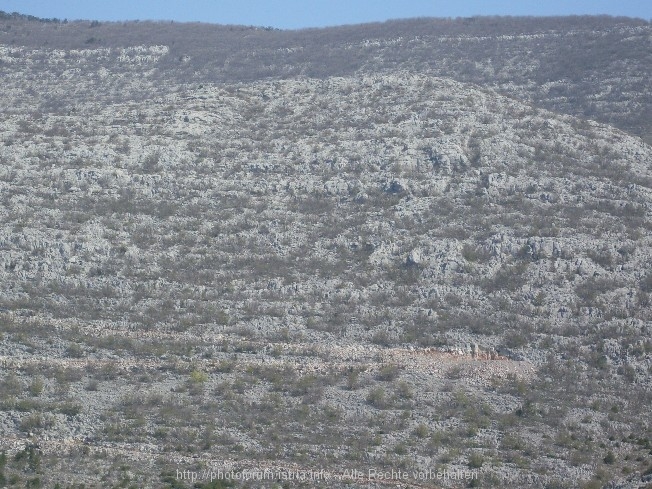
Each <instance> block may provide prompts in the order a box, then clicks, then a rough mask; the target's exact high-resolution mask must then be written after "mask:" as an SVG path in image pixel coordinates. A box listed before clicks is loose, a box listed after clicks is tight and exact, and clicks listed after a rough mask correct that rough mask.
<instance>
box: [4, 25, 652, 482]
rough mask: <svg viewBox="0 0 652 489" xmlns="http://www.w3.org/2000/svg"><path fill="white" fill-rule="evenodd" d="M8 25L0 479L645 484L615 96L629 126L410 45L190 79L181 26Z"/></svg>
mask: <svg viewBox="0 0 652 489" xmlns="http://www.w3.org/2000/svg"><path fill="white" fill-rule="evenodd" d="M574 20H575V19H570V20H566V21H565V22H569V23H572V21H574ZM3 22H5V23H6V26H11V29H7V28H6V26H5V29H4V33H5V34H3V35H8V34H7V33H10V34H11V35H13V36H15V38H14V43H13V44H10V43H7V44H4V45H2V46H0V54H1V57H0V62H1V63H2V64H1V65H0V67H1V68H2V70H3V71H2V81H3V88H4V89H3V92H2V95H1V96H0V97H1V100H2V106H3V107H5V110H3V111H2V113H1V114H0V117H1V124H0V142H1V143H2V145H0V163H1V164H0V189H1V190H0V198H1V199H2V206H1V207H0V215H1V218H0V249H1V253H0V308H2V309H1V313H0V314H1V315H0V331H1V332H2V336H1V337H0V362H1V363H0V365H2V368H3V371H2V377H1V378H0V432H2V433H3V435H4V436H3V437H2V440H0V444H1V446H0V448H1V449H4V450H6V457H5V458H1V457H0V476H2V477H4V479H0V482H2V481H4V483H5V484H9V485H10V484H13V485H14V486H18V487H20V486H21V485H31V486H30V487H37V486H38V485H39V484H40V485H42V486H43V487H53V486H54V485H55V484H57V483H58V484H59V485H60V487H72V485H73V484H86V487H129V486H130V485H132V486H134V487H223V486H222V485H215V484H213V485H210V481H209V480H206V478H202V476H201V474H202V470H209V472H208V473H209V474H210V473H211V472H213V473H217V471H219V470H223V471H231V470H233V471H235V473H238V474H244V473H245V472H243V471H246V470H254V471H255V470H264V469H269V470H272V471H277V472H278V473H279V474H288V473H289V472H288V471H315V472H320V471H324V472H323V474H325V475H323V477H322V478H328V483H329V485H331V486H332V487H339V486H342V487H344V486H346V487H370V486H371V487H373V486H374V484H376V483H378V480H370V477H369V476H370V472H369V471H370V470H371V471H377V472H381V471H382V473H384V474H385V473H387V472H389V473H390V474H391V473H392V471H394V472H396V471H397V470H400V471H404V472H405V473H407V474H408V477H407V480H402V482H403V483H405V484H406V485H407V486H408V487H464V486H466V485H467V484H471V485H472V486H476V487H515V488H516V487H523V486H524V485H525V484H527V485H529V486H532V487H568V488H570V487H602V486H603V485H607V484H609V483H611V484H612V486H611V487H640V486H643V487H645V484H649V483H650V482H652V480H651V477H650V472H651V470H652V452H651V450H652V426H650V416H649V414H650V408H649V406H650V405H652V382H651V381H650V373H651V372H652V340H651V339H650V338H651V335H652V329H651V324H652V323H651V322H650V321H651V316H652V314H651V309H650V294H651V293H652V273H650V272H649V269H650V262H651V255H650V245H651V243H650V241H651V238H650V228H651V225H652V222H651V220H650V212H651V205H652V167H651V166H650V162H651V161H652V148H651V147H650V146H649V145H648V144H646V143H645V141H644V140H643V139H642V138H641V137H639V136H638V135H637V134H641V131H644V125H642V124H639V122H640V121H639V122H636V121H638V119H637V118H636V114H634V115H632V118H631V119H627V117H626V116H627V114H628V113H627V111H626V110H625V109H624V107H626V105H622V104H620V105H618V104H616V101H615V99H614V100H612V99H609V98H608V97H607V98H606V99H605V100H608V103H607V102H605V104H604V105H601V106H600V107H603V108H604V112H601V113H600V117H596V119H601V118H602V119H604V118H608V117H611V115H610V114H612V115H613V114H614V113H616V112H618V111H619V112H618V113H619V114H620V115H619V116H618V117H622V120H623V121H625V122H622V124H620V125H621V126H622V127H625V128H626V127H628V124H631V125H632V126H636V128H637V129H636V131H638V132H636V131H633V132H629V133H628V132H625V131H623V130H621V129H618V128H615V127H613V126H609V125H606V124H602V123H598V122H593V121H591V120H587V119H583V118H579V117H576V116H574V115H571V114H560V113H558V112H550V111H547V110H545V109H543V108H541V107H537V106H535V105H533V104H532V103H531V102H532V99H531V98H532V97H533V95H532V94H533V93H535V92H536V91H537V90H539V89H540V87H539V88H536V89H535V88H532V90H530V89H528V90H529V91H525V89H522V88H518V89H515V90H514V91H513V92H512V96H510V97H507V96H505V95H504V94H502V92H504V91H505V90H506V88H505V87H506V86H507V85H505V86H503V85H500V83H502V82H500V83H498V81H500V80H499V78H500V77H498V76H492V80H494V81H496V83H483V82H482V80H481V79H479V80H477V82H476V83H473V84H470V83H465V82H463V81H459V80H457V81H456V80H453V79H452V78H450V77H441V76H434V75H435V73H433V72H432V71H431V70H429V69H423V70H419V69H417V67H415V66H409V67H408V68H410V69H406V66H397V67H396V69H390V68H391V65H389V64H384V65H383V66H382V67H371V66H368V67H367V68H364V69H360V70H358V69H357V68H356V69H352V71H354V73H349V74H346V75H345V76H333V75H332V74H318V75H319V76H307V74H308V73H306V74H304V76H285V77H276V76H270V77H264V79H250V80H240V81H235V80H232V81H229V82H226V81H219V80H215V79H213V80H212V81H211V80H210V79H209V78H210V77H208V76H207V74H208V73H210V72H211V69H212V65H210V64H205V65H202V66H204V69H205V72H203V73H202V72H201V70H198V71H197V72H196V78H197V80H195V81H193V79H192V77H191V79H189V80H183V79H181V78H182V77H180V73H182V71H176V72H175V71H173V70H172V71H170V73H168V74H167V75H166V74H165V73H164V72H163V71H162V69H161V67H162V66H166V63H171V62H172V61H171V58H172V57H176V54H175V55H174V56H173V55H172V53H173V52H174V50H175V49H179V48H178V47H173V46H168V45H166V44H164V43H158V42H156V43H154V42H152V43H146V44H134V45H129V46H120V45H116V46H112V47H106V46H104V47H102V46H97V45H95V44H101V43H102V42H104V43H107V42H108V41H107V40H106V39H105V36H107V34H106V32H120V26H117V25H113V26H112V27H113V29H114V31H110V30H107V29H109V27H107V26H105V25H99V26H97V25H96V26H94V27H90V26H89V25H82V24H76V23H71V24H61V23H56V22H55V23H52V22H51V23H40V22H39V23H36V22H35V21H28V20H25V19H14V18H9V19H5V20H3ZM419 22H421V21H419ZM423 22H424V23H426V24H427V22H429V21H423ZM432 22H433V23H434V25H440V24H438V22H439V21H432ZM478 22H479V23H480V25H485V23H487V22H490V21H489V20H478ZM494 22H495V20H494ZM592 22H593V23H594V24H595V25H593V24H592V28H593V29H594V30H596V32H597V30H599V29H600V28H603V27H601V26H603V24H609V23H610V22H611V23H613V24H615V25H619V26H621V27H619V28H620V29H631V32H630V34H631V33H634V32H639V33H643V32H645V29H648V26H647V24H644V23H639V22H635V21H625V20H609V19H607V20H605V19H593V20H592ZM547 25H548V24H547V23H545V22H544V26H547ZM562 25H563V23H562ZM21 26H22V27H21ZM35 26H36V27H35ZM528 26H529V27H528ZM150 27H151V25H145V27H143V29H146V28H147V29H149V28H150ZM526 27H527V28H528V29H531V28H532V27H531V26H530V24H526V23H524V24H522V25H521V28H522V29H526ZM82 28H83V29H87V30H88V32H90V30H91V29H95V30H93V31H92V32H97V33H101V35H98V36H97V38H98V39H100V40H99V41H98V40H95V41H93V42H89V43H87V44H88V45H89V47H88V49H77V48H76V47H75V46H72V47H71V46H65V45H63V44H65V43H64V40H67V41H66V42H68V41H69V40H70V39H73V38H72V37H70V36H71V34H70V32H73V33H74V32H78V31H80V32H81V30H82ZM183 28H184V29H188V27H187V26H183ZM208 28H209V27H207V26H199V27H197V29H199V30H200V31H201V29H208ZM375 28H376V27H374V26H369V27H367V29H375ZM456 28H457V29H462V26H459V25H458V26H457V27H456ZM464 28H468V29H470V32H471V33H473V34H474V35H476V36H477V35H478V32H475V31H474V30H473V29H475V28H472V27H464ZM503 28H506V27H505V26H503ZM20 29H23V30H22V31H21V30H20ZM30 29H31V30H30ZM221 29H223V30H226V29H227V28H221ZM478 29H479V30H480V31H481V30H482V29H480V28H478ZM637 29H638V30H637ZM344 30H346V29H344ZM17 31H18V32H22V34H16V32H17ZM218 31H220V30H219V29H218ZM52 32H56V33H58V34H56V35H55V34H52ZM61 32H64V33H68V34H66V36H68V37H66V36H64V35H63V34H61ZM143 32H145V31H143ZM233 32H235V33H233V34H232V36H235V37H237V36H242V35H243V33H247V32H252V33H253V34H255V36H262V37H260V39H262V38H264V36H267V35H270V36H272V35H274V36H290V37H291V36H297V37H296V39H299V38H302V39H304V38H305V39H306V43H309V42H310V43H317V41H316V40H319V39H320V37H319V36H321V35H327V34H328V35H330V34H329V31H314V32H313V31H305V32H299V33H278V32H273V31H258V30H254V31H251V30H249V31H248V30H238V29H235V30H234V31H233ZM332 32H340V31H337V30H333V31H332ZM569 32H570V31H569ZM622 32H624V31H622ZM29 33H31V36H34V38H38V36H46V38H47V39H48V40H49V41H48V46H46V47H40V48H39V47H36V46H30V45H28V44H29V43H27V42H25V43H24V44H25V45H18V43H19V41H20V40H21V39H25V38H29V37H30V35H28V34H29ZM44 33H45V34H44ZM159 35H160V34H159ZM415 35H416V34H415ZM528 35H529V34H528ZM568 35H570V34H568ZM632 35H634V34H632ZM641 35H644V34H641ZM21 36H22V37H21ZM47 36H51V37H47ZM152 36H153V38H152V40H155V41H158V39H156V38H155V35H154V34H152ZM300 36H303V37H300ZM102 39H105V40H104V41H102ZM255 39H259V38H258V37H255ZM279 39H280V37H279ZM292 39H295V38H292ZM367 41H368V43H369V45H370V46H373V45H374V43H375V42H376V41H374V40H373V38H371V37H370V38H368V39H367ZM70 42H72V41H70ZM125 42H126V41H125ZM252 42H253V41H252ZM256 42H258V41H256ZM279 42H280V41H279ZM384 42H385V41H383V43H384ZM387 42H388V43H389V41H387ZM428 42H430V45H431V46H432V45H433V42H432V40H430V41H428ZM442 42H444V41H442ZM446 42H448V41H446ZM451 42H452V41H451ZM460 42H461V41H460ZM465 42H466V41H465ZM637 42H638V41H637ZM383 43H381V44H383ZM43 44H45V43H43ZM57 44H61V45H60V46H57ZM390 44H391V43H389V44H388V45H390ZM383 45H384V44H383ZM290 46H291V45H290ZM288 49H290V51H288V53H291V52H292V51H291V48H288ZM374 49H375V48H374ZM433 49H434V47H433ZM515 49H516V48H515ZM519 52H520V51H519ZM252 53H253V54H252V57H254V58H255V51H252ZM383 53H385V54H384V56H385V55H386V57H385V61H384V63H388V61H387V60H388V59H389V55H388V53H389V51H383ZM451 53H453V52H452V51H451ZM188 56H190V58H192V56H191V55H190V54H189V55H188ZM291 56H293V55H291V54H288V59H292V58H291ZM450 56H453V54H450ZM177 59H178V58H177ZM352 59H353V60H354V61H356V63H357V62H359V59H358V58H352ZM414 59H417V58H414ZM451 59H452V58H451ZM186 61H187V62H188V63H192V61H190V60H186ZM186 61H183V60H181V61H180V62H186ZM559 62H561V61H559ZM306 63H307V62H306ZM168 66H169V65H168ZM303 66H309V63H308V64H304V65H303ZM342 66H344V65H342ZM631 66H632V70H634V71H635V70H644V67H643V65H640V64H636V63H634V62H632V63H631ZM222 69H223V71H219V70H217V71H215V72H214V73H213V77H214V78H218V76H219V74H220V73H231V71H230V69H227V67H226V66H225V67H223V68H222ZM342 69H345V68H342ZM367 72H368V73H367ZM232 73H234V75H233V76H234V77H236V74H237V73H238V68H237V67H234V68H233V72H232ZM252 73H254V75H255V73H256V72H252ZM505 73H507V72H505ZM290 74H293V73H291V72H288V75H290ZM494 75H495V74H494ZM193 76H195V75H193ZM505 76H507V75H505ZM242 77H243V78H246V77H245V76H244V75H242ZM252 77H253V78H260V77H259V76H258V75H256V76H253V75H252ZM506 80H507V78H506ZM505 83H508V82H507V81H505ZM510 83H513V86H514V87H516V86H519V85H518V83H520V82H518V80H516V79H515V78H514V79H512V82H510ZM528 83H530V82H528ZM614 83H615V82H614ZM619 83H621V82H620V81H619ZM622 83H626V82H624V81H623V82H622ZM627 83H628V82H627ZM642 83H647V81H643V82H642ZM523 86H525V85H523ZM628 86H629V85H628ZM605 97H606V95H605ZM629 101H631V102H632V103H634V102H635V100H634V99H627V103H629ZM544 102H545V103H544ZM636 102H638V99H637V100H636ZM556 103H557V102H555V101H554V100H553V99H552V98H545V97H544V98H543V102H541V103H539V102H537V104H536V105H545V104H551V106H552V107H553V108H556V109H560V107H561V106H556V105H555V104H556ZM581 104H582V102H577V103H576V104H572V110H568V111H567V112H570V113H577V112H580V111H581V110H582V109H581ZM614 104H615V105H614ZM641 104H643V102H641ZM614 111H616V112H614ZM628 121H629V122H628ZM354 469H355V470H357V471H359V472H360V473H361V474H363V476H360V477H358V476H356V475H355V474H352V470H354ZM429 471H431V472H429ZM444 471H450V472H452V473H457V474H459V473H463V474H470V475H472V476H474V477H476V478H475V479H471V480H464V481H460V480H457V479H456V478H451V477H448V478H437V477H436V476H432V474H433V473H434V474H436V473H438V472H439V473H443V472H444ZM184 472H185V474H186V475H189V474H196V475H197V479H198V480H191V478H188V477H186V476H185V475H183V474H184ZM179 474H182V475H181V476H180V475H179ZM427 474H430V475H427ZM204 475H205V474H204ZM420 475H421V476H423V477H420ZM281 479H282V477H281ZM12 481H13V482H12ZM303 482H304V483H305V486H306V487H311V486H313V485H314V481H312V482H311V481H303ZM385 482H386V481H385ZM275 483H276V480H263V481H256V485H255V486H256V487H259V486H261V485H262V486H263V487H274V485H275ZM280 483H281V484H283V480H281V481H280ZM1 485H2V484H0V486H1ZM236 486H237V487H253V486H252V485H251V481H250V482H248V483H245V482H242V481H238V482H237V483H236ZM288 487H290V486H288ZM292 487H294V486H292Z"/></svg>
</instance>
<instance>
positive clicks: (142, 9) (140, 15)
mask: <svg viewBox="0 0 652 489" xmlns="http://www.w3.org/2000/svg"><path fill="white" fill-rule="evenodd" d="M0 10H4V11H5V12H14V11H17V12H20V13H23V14H29V15H35V16H37V17H45V18H53V17H56V18H58V19H68V20H74V19H87V20H104V21H107V20H136V19H139V20H175V21H179V22H185V21H202V22H210V23H217V24H244V25H256V26H272V27H278V28H282V29H297V28H302V27H323V26H332V25H342V24H358V23H364V22H375V21H384V20H388V19H400V18H410V17H469V16H473V15H583V14H607V15H617V16H628V17H639V18H643V19H646V20H648V21H649V20H651V19H652V0H278V1H272V0H174V1H173V0H137V1H134V0H111V1H106V0H0Z"/></svg>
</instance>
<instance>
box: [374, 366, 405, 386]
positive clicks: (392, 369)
mask: <svg viewBox="0 0 652 489" xmlns="http://www.w3.org/2000/svg"><path fill="white" fill-rule="evenodd" d="M399 373H400V370H399V368H398V366H397V365H394V364H388V365H383V366H382V367H381V368H380V370H379V371H378V373H377V374H376V378H377V379H378V380H380V381H383V382H390V381H392V380H395V379H396V378H397V377H398V375H399Z"/></svg>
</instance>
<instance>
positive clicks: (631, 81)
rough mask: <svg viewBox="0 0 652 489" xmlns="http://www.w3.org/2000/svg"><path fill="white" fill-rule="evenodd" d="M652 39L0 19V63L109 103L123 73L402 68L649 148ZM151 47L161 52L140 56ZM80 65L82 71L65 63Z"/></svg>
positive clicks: (425, 24) (145, 76) (565, 27)
mask: <svg viewBox="0 0 652 489" xmlns="http://www.w3.org/2000/svg"><path fill="white" fill-rule="evenodd" d="M651 34H652V27H651V26H650V23H649V22H646V21H644V20H641V19H628V18H613V17H606V16H604V17H549V18H532V17H522V18H519V17H505V18H500V17H484V18H483V17H479V18H475V17H474V18H465V19H413V20H402V21H391V22H385V23H377V24H366V25H358V26H344V27H333V28H327V29H309V30H300V31H278V30H274V29H270V28H267V29H262V28H255V27H244V26H216V25H209V24H179V23H166V22H126V23H100V22H97V21H92V22H67V21H66V22H65V23H64V22H62V21H59V20H56V19H51V20H49V21H39V20H38V19H33V18H31V19H30V18H26V17H21V16H17V15H13V16H12V15H9V14H3V13H1V12H0V43H1V44H4V45H5V46H7V47H10V48H11V49H10V50H9V51H8V52H7V53H6V56H3V57H2V58H0V59H1V60H2V61H0V66H3V65H5V66H6V65H7V64H10V65H12V66H15V63H19V64H20V63H21V60H22V61H23V62H26V63H27V67H25V68H24V69H27V70H28V71H30V72H36V76H38V78H42V77H43V76H44V75H45V74H47V76H50V77H59V76H62V75H63V76H65V74H64V72H65V71H66V70H68V69H70V68H71V67H72V69H73V70H81V72H84V73H85V74H87V75H88V79H85V78H84V82H85V83H84V84H86V83H88V82H90V80H91V79H92V78H93V77H94V76H95V75H96V74H97V73H98V70H99V69H100V67H102V68H104V69H105V70H108V73H112V74H114V75H115V78H116V79H114V80H112V82H111V85H109V86H110V87H115V86H118V87H119V89H118V90H119V91H118V92H116V93H117V96H118V99H124V97H125V96H128V95H129V93H130V92H129V91H125V89H126V88H132V89H133V88H135V87H133V86H131V83H130V80H132V79H133V78H131V77H123V76H121V74H124V73H123V72H124V71H125V70H127V71H130V69H133V68H136V69H137V70H138V76H137V79H138V80H140V81H141V82H142V81H146V80H147V81H150V82H151V83H154V84H155V86H156V90H157V91H158V92H159V93H167V90H169V89H170V88H172V87H174V86H176V85H178V84H179V83H189V82H194V83H206V82H208V83H223V82H231V83H232V82H243V81H247V82H252V81H256V80H260V79H270V78H274V79H287V78H292V77H296V76H306V77H311V78H321V79H324V78H327V77H329V76H351V75H355V74H358V75H360V74H369V75H373V74H378V73H388V72H389V73H391V72H394V71H396V70H409V71H411V72H417V73H428V74H430V75H432V76H438V77H449V78H453V79H455V80H458V81H462V82H466V83H472V84H475V85H479V86H482V87H492V88H494V89H496V90H497V91H499V92H500V93H502V94H505V95H507V96H510V97H515V98H517V99H520V100H522V101H525V102H526V103H529V104H533V105H535V106H538V107H541V108H546V109H548V110H552V111H555V112H560V113H565V114H572V115H575V116H578V117H581V118H589V119H594V120H597V121H600V122H603V123H607V124H610V125H614V126H616V127H618V128H619V129H622V130H625V131H627V132H629V133H631V134H634V135H637V136H639V137H642V138H643V139H644V140H645V141H647V142H648V143H650V142H652V125H651V124H652V123H651V122H650V121H652V96H651V95H650V94H651V93H652V85H651V82H650V76H649V73H650V71H652V50H651V49H650V47H651V44H650V39H651V37H650V36H651ZM151 46H158V47H163V46H164V48H160V49H164V50H165V51H164V52H161V51H160V49H159V48H153V49H154V50H153V51H152V52H149V50H150V49H152V48H151ZM134 47H136V48H135V49H136V50H135V51H134ZM139 49H140V50H139ZM142 49H145V51H142ZM125 50H126V52H125ZM61 57H63V59H61ZM80 57H81V58H83V60H84V62H83V63H74V61H75V58H77V61H79V58H80ZM30 58H35V59H34V61H33V62H30V61H27V60H28V59H30ZM66 60H68V61H69V62H68V63H66V62H65V61H66ZM128 60H132V61H133V62H134V63H130V62H128ZM134 65H135V66H134ZM107 81H108V80H107V79H104V80H103V85H104V86H106V84H107ZM109 86H107V87H106V88H109ZM140 88H141V89H142V88H143V87H140ZM137 93H141V91H140V90H137ZM42 95H43V96H44V99H43V100H40V101H39V104H40V107H41V108H42V109H43V110H46V111H51V110H55V109H56V108H57V107H60V106H61V105H62V104H63V102H62V101H61V97H59V96H57V95H56V93H51V92H45V93H43V94H42ZM64 105H65V104H64Z"/></svg>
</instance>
